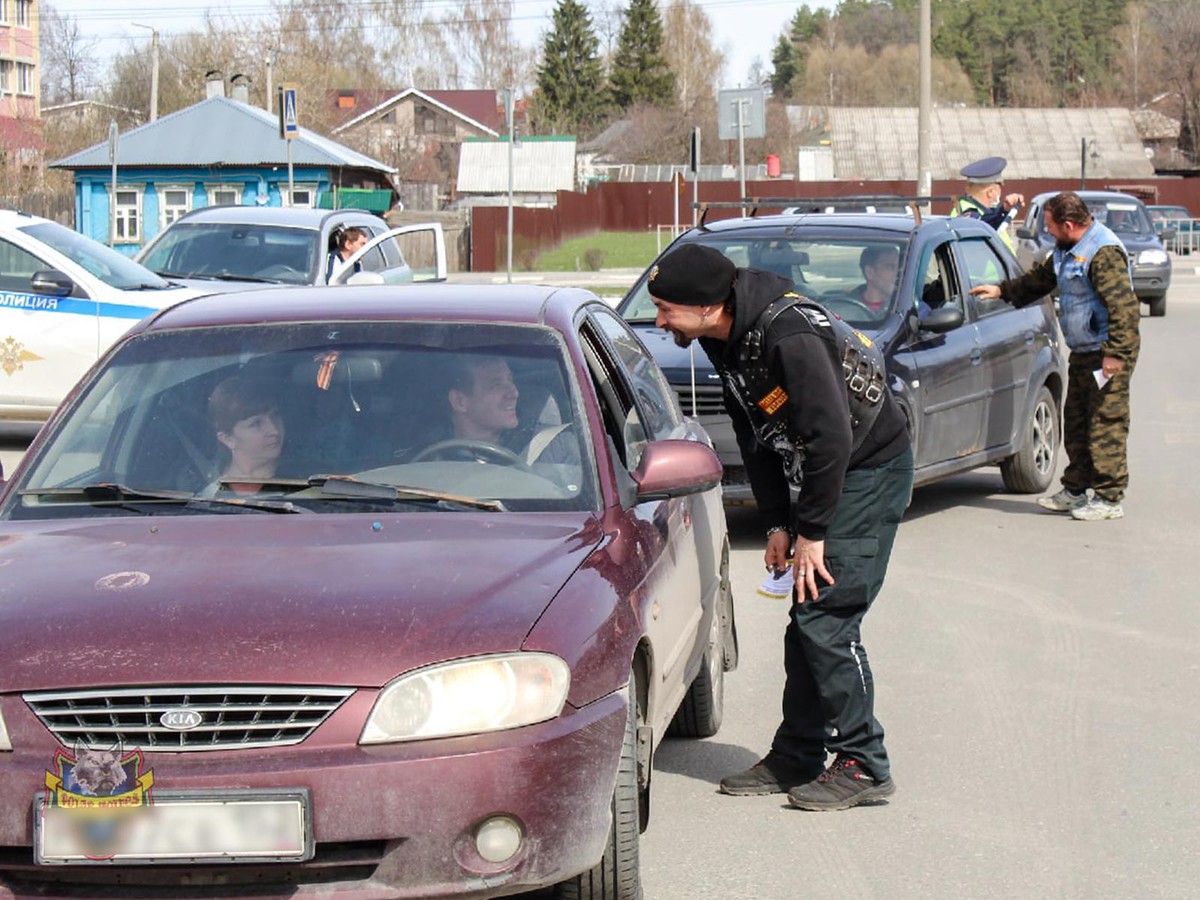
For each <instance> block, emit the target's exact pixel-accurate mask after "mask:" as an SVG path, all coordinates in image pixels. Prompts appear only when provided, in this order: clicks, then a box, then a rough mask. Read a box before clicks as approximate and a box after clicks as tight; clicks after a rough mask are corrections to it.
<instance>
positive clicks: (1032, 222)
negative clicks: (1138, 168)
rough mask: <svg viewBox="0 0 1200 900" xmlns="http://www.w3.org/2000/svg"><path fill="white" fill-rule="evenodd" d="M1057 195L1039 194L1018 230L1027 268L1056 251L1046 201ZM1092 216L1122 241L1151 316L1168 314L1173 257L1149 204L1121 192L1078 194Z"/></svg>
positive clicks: (1021, 257) (1135, 288)
mask: <svg viewBox="0 0 1200 900" xmlns="http://www.w3.org/2000/svg"><path fill="white" fill-rule="evenodd" d="M1056 193H1057V192H1056V191H1051V192H1048V193H1045V194H1038V195H1037V196H1036V197H1034V198H1033V199H1032V200H1031V201H1030V202H1029V210H1028V211H1027V212H1026V214H1025V222H1024V224H1023V225H1022V226H1021V227H1020V228H1018V229H1017V258H1018V259H1019V260H1020V261H1021V264H1022V265H1023V266H1025V267H1026V268H1029V267H1030V266H1033V265H1034V264H1035V263H1038V262H1041V261H1042V260H1043V259H1045V258H1046V254H1048V253H1049V252H1050V251H1051V250H1052V249H1054V238H1053V236H1052V235H1051V234H1050V232H1048V231H1047V230H1046V201H1047V200H1049V199H1050V198H1051V197H1053V196H1054V195H1055V194H1056ZM1076 193H1078V194H1079V196H1080V197H1081V198H1082V199H1083V202H1084V203H1086V204H1087V205H1088V209H1090V210H1091V212H1092V216H1093V217H1094V218H1095V219H1096V220H1097V221H1098V222H1101V223H1102V224H1104V225H1107V226H1108V227H1109V228H1111V229H1112V231H1113V232H1114V233H1115V234H1116V236H1117V237H1119V238H1120V239H1121V243H1122V244H1124V245H1125V249H1126V250H1127V251H1128V253H1129V261H1130V263H1131V264H1132V266H1133V292H1134V293H1135V294H1137V297H1138V300H1140V301H1141V302H1142V303H1145V304H1147V305H1148V306H1149V307H1150V315H1152V316H1165V315H1166V314H1167V291H1168V289H1169V288H1170V287H1171V255H1170V254H1169V253H1167V250H1166V247H1164V246H1163V242H1162V240H1160V239H1159V236H1158V235H1157V234H1155V232H1154V228H1153V226H1152V225H1151V223H1150V214H1149V213H1148V212H1146V205H1145V204H1144V203H1142V201H1141V200H1139V199H1138V198H1137V197H1134V196H1133V195H1131V194H1122V193H1120V192H1118V191H1077V192H1076Z"/></svg>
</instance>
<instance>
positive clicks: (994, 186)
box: [950, 156, 1025, 250]
mask: <svg viewBox="0 0 1200 900" xmlns="http://www.w3.org/2000/svg"><path fill="white" fill-rule="evenodd" d="M1007 165H1008V160H1006V159H1005V158H1004V157H1003V156H989V157H988V158H987V159H980V160H977V161H976V162H973V163H971V164H970V165H969V166H963V167H962V168H961V169H960V170H959V174H961V175H962V177H963V178H965V179H967V190H966V193H964V194H963V195H962V196H961V197H959V198H958V200H957V201H955V203H954V206H953V207H951V209H950V215H952V216H969V217H971V218H973V219H982V220H983V221H984V222H986V223H987V224H988V225H991V226H992V228H994V229H996V231H997V232H998V233H999V234H1000V239H1001V240H1002V241H1004V243H1005V245H1006V246H1007V247H1008V249H1009V250H1012V249H1013V243H1012V237H1011V236H1010V235H1009V233H1008V223H1009V221H1010V220H1011V219H1012V218H1013V217H1014V216H1016V214H1017V212H1018V211H1019V210H1020V208H1021V204H1022V203H1024V202H1025V197H1024V195H1022V194H1008V195H1006V196H1005V197H1004V198H1003V202H1001V188H1002V186H1003V185H1004V179H1003V178H1002V173H1003V172H1004V167H1005V166H1007Z"/></svg>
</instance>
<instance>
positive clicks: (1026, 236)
mask: <svg viewBox="0 0 1200 900" xmlns="http://www.w3.org/2000/svg"><path fill="white" fill-rule="evenodd" d="M1017 237H1019V238H1020V239H1021V240H1023V241H1032V240H1033V239H1034V238H1035V237H1036V235H1035V234H1034V233H1033V229H1032V228H1026V227H1025V226H1024V225H1022V226H1021V227H1020V228H1018V229H1017Z"/></svg>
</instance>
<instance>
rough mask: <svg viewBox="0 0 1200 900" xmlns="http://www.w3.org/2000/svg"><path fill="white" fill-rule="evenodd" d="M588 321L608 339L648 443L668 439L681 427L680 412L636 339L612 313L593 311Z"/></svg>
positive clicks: (658, 372)
mask: <svg viewBox="0 0 1200 900" xmlns="http://www.w3.org/2000/svg"><path fill="white" fill-rule="evenodd" d="M592 318H593V320H594V321H595V322H596V324H597V325H598V326H599V327H600V330H601V331H602V332H603V333H604V335H605V337H607V338H608V341H609V343H610V344H611V346H612V348H613V350H614V352H615V353H616V356H617V358H618V359H619V361H620V363H621V365H622V367H623V368H624V370H625V374H626V377H627V378H628V379H629V382H630V384H631V385H632V387H633V392H634V397H635V402H636V404H637V407H638V409H639V410H641V415H642V417H643V420H644V421H645V424H646V430H647V431H648V432H649V434H650V437H651V439H653V440H661V439H663V438H668V437H671V436H672V434H673V433H674V432H675V429H676V428H678V427H679V426H680V425H681V424H683V412H682V411H681V410H680V409H679V401H678V400H677V399H676V397H675V392H674V391H673V390H671V386H670V385H669V384H667V380H666V379H665V378H664V377H663V374H662V370H661V369H659V368H658V366H657V365H656V364H655V362H654V359H653V358H652V357H651V356H650V354H649V352H648V351H647V350H646V348H645V347H644V346H643V345H642V342H641V341H639V340H638V338H637V335H635V334H634V333H633V331H631V330H630V328H629V326H628V325H626V324H625V323H624V322H623V321H621V318H620V317H619V316H617V315H616V314H615V313H612V312H609V311H608V310H600V309H595V310H593V311H592Z"/></svg>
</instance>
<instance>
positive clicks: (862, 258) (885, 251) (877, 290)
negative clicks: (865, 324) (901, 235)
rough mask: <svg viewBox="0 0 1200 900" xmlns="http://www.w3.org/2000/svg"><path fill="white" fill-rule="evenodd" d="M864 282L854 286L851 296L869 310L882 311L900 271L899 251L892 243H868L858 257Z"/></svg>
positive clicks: (894, 286) (889, 298) (877, 312)
mask: <svg viewBox="0 0 1200 900" xmlns="http://www.w3.org/2000/svg"><path fill="white" fill-rule="evenodd" d="M858 267H859V268H860V269H862V274H863V278H864V279H865V280H866V283H865V284H861V285H859V286H858V287H856V288H855V289H854V290H853V291H852V292H851V296H852V297H853V298H854V299H855V300H857V301H858V302H859V303H861V304H862V305H863V306H865V307H867V309H869V310H871V312H873V313H876V314H879V313H881V312H883V310H884V308H885V307H886V306H887V304H888V301H889V300H891V298H892V291H894V290H895V289H896V276H897V275H898V274H899V273H900V251H899V249H898V248H897V247H896V246H895V245H893V244H870V245H868V246H867V247H866V248H864V249H863V252H862V253H861V254H859V257H858Z"/></svg>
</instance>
